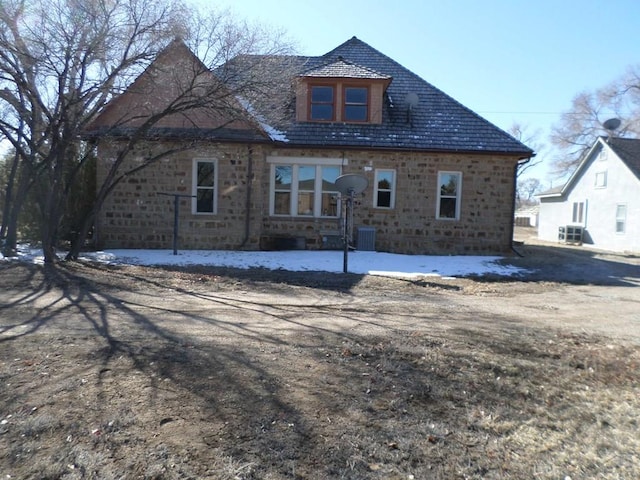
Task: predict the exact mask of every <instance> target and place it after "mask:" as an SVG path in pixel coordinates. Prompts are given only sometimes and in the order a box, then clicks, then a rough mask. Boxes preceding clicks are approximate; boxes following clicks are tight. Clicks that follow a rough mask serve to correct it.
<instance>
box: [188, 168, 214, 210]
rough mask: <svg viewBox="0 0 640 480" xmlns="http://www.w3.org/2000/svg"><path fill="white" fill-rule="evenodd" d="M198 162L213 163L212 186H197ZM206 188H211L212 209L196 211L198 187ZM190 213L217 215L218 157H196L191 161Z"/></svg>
mask: <svg viewBox="0 0 640 480" xmlns="http://www.w3.org/2000/svg"><path fill="white" fill-rule="evenodd" d="M198 163H213V187H199V186H198ZM200 188H207V189H211V190H213V211H211V212H199V211H198V189H200ZM191 195H193V197H192V198H191V213H192V214H194V215H217V214H218V159H217V158H207V157H196V158H194V159H193V160H192V163H191Z"/></svg>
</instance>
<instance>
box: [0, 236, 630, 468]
mask: <svg viewBox="0 0 640 480" xmlns="http://www.w3.org/2000/svg"><path fill="white" fill-rule="evenodd" d="M521 233H522V232H521ZM524 233H525V234H526V232H524ZM522 238H523V240H524V243H522V244H521V245H520V246H518V247H517V250H518V251H519V253H520V254H521V255H522V257H519V256H517V255H514V256H512V257H510V258H508V259H506V260H505V262H508V263H511V264H515V265H520V266H522V267H525V268H529V269H530V271H529V272H528V273H527V274H526V275H524V276H522V277H521V278H518V279H513V278H512V279H504V278H502V279H501V278H487V277H484V278H465V279H450V280H446V279H434V278H425V279H421V280H416V281H406V280H397V279H388V278H380V277H372V276H359V275H351V274H349V275H343V274H326V273H309V272H306V273H291V272H282V271H278V272H270V271H263V270H250V271H241V270H230V269H216V268H189V269H175V268H146V267H131V266H120V267H116V266H105V265H97V264H95V265H93V264H86V263H84V264H63V265H60V266H58V267H57V268H55V269H45V268H43V267H41V266H36V265H29V264H21V263H12V262H8V263H0V479H200V478H202V479H267V480H269V479H272V480H273V479H334V478H335V479H341V478H344V479H457V478H459V479H480V478H486V479H531V478H537V479H566V478H571V479H573V480H576V479H587V478H589V479H591V478H599V479H636V478H640V453H639V452H640V435H638V431H639V428H640V425H639V417H638V412H640V290H639V289H638V286H639V285H640V259H639V258H638V257H632V256H623V255H611V254H605V253H602V252H595V251H589V250H586V249H584V248H583V247H566V246H558V245H536V244H534V243H535V242H532V241H530V239H529V238H526V237H522Z"/></svg>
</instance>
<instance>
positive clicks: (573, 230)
mask: <svg viewBox="0 0 640 480" xmlns="http://www.w3.org/2000/svg"><path fill="white" fill-rule="evenodd" d="M583 233H584V227H582V226H579V225H566V226H563V227H558V241H559V242H563V243H572V244H576V245H581V244H582V236H583Z"/></svg>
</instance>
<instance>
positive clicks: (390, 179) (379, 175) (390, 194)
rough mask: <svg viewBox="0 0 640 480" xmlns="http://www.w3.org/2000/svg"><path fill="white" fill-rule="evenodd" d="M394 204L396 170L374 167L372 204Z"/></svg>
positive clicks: (380, 206)
mask: <svg viewBox="0 0 640 480" xmlns="http://www.w3.org/2000/svg"><path fill="white" fill-rule="evenodd" d="M395 204H396V171H395V170H387V169H376V174H375V184H374V186H373V206H374V207H376V208H394V207H395Z"/></svg>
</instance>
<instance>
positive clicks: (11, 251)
mask: <svg viewBox="0 0 640 480" xmlns="http://www.w3.org/2000/svg"><path fill="white" fill-rule="evenodd" d="M20 170H21V171H20V173H19V174H18V184H17V188H16V190H15V195H14V196H13V199H11V198H9V194H8V190H7V199H6V201H7V205H8V207H9V208H6V207H7V205H5V214H6V218H5V217H4V216H3V218H2V223H3V227H4V228H5V230H4V234H5V240H4V244H3V245H2V254H3V255H4V256H5V257H14V256H16V255H17V253H18V218H19V216H20V212H21V211H22V206H23V205H24V202H25V200H26V199H27V194H28V193H29V186H30V178H29V175H28V174H27V173H26V172H25V169H24V168H23V169H20Z"/></svg>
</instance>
